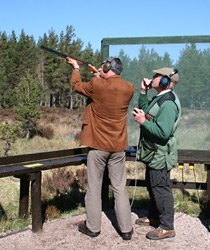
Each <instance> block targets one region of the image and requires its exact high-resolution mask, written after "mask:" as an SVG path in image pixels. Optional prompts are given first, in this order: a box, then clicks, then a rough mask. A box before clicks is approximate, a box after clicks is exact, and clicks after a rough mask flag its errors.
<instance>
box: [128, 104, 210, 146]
mask: <svg viewBox="0 0 210 250" xmlns="http://www.w3.org/2000/svg"><path fill="white" fill-rule="evenodd" d="M128 124H129V144H130V145H137V142H138V139H139V126H138V125H137V124H135V123H134V122H133V119H132V116H131V115H130V114H129V123H128ZM175 136H176V138H177V142H178V147H179V149H196V150H210V110H204V111H201V110H185V109H184V110H183V111H182V116H181V120H180V123H179V126H178V129H177V131H176V133H175Z"/></svg>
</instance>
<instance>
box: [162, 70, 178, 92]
mask: <svg viewBox="0 0 210 250" xmlns="http://www.w3.org/2000/svg"><path fill="white" fill-rule="evenodd" d="M177 73H178V69H174V70H173V71H172V72H171V73H170V74H169V75H165V76H162V77H161V78H160V83H159V85H160V87H161V88H163V89H165V88H166V87H167V86H168V85H169V84H170V82H171V77H172V76H173V75H175V74H177Z"/></svg>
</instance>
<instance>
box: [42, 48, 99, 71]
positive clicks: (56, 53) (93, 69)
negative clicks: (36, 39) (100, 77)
mask: <svg viewBox="0 0 210 250" xmlns="http://www.w3.org/2000/svg"><path fill="white" fill-rule="evenodd" d="M40 48H41V49H44V50H46V51H48V52H51V53H53V54H55V55H57V56H59V57H62V58H66V57H70V58H72V59H74V60H76V61H77V63H78V64H79V65H80V66H85V67H86V68H87V69H88V70H90V71H91V72H93V73H97V72H98V70H97V69H96V68H95V67H94V66H93V65H92V64H90V63H88V62H86V61H83V60H81V59H78V58H74V57H71V56H68V55H67V54H64V53H62V52H59V51H57V50H54V49H51V48H48V47H45V46H43V45H41V46H40Z"/></svg>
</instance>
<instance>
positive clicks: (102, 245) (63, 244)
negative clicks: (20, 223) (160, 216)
mask: <svg viewBox="0 0 210 250" xmlns="http://www.w3.org/2000/svg"><path fill="white" fill-rule="evenodd" d="M137 217H138V215H137V213H136V212H132V221H133V225H134V234H133V237H132V240H130V241H124V240H122V238H121V237H120V236H119V234H118V233H117V231H116V229H115V225H116V220H115V216H114V212H113V211H109V212H108V213H104V212H103V213H102V228H101V234H100V235H99V236H98V237H96V238H90V237H88V236H86V235H83V234H81V233H80V232H78V230H77V224H78V223H79V222H80V221H82V220H84V219H85V214H83V215H77V216H68V217H65V218H62V219H56V220H53V221H48V222H45V223H44V224H43V230H42V231H41V232H39V233H33V232H32V231H31V227H28V228H26V229H25V230H22V231H19V232H11V233H7V234H1V235H0V249H2V250H13V249H15V250H31V249H33V250H64V249H65V250H66V249H69V250H74V249H75V250H80V249H85V250H86V249H87V250H95V249H97V250H106V249H107V250H108V249H109V250H128V249H132V250H135V249H141V250H144V249H145V250H147V249H150V250H153V249H154V250H158V249H161V250H164V249H165V250H166V249H167V250H169V249H170V250H183V249H185V250H188V249H189V250H195V249H196V250H197V249H199V250H210V232H209V231H208V230H207V227H206V226H205V223H204V224H203V223H202V222H201V220H200V219H199V218H194V217H191V216H189V215H186V214H184V213H176V214H175V230H176V236H175V237H174V238H171V239H164V240H159V241H152V240H149V239H147V238H146V237H145V234H146V233H147V231H148V230H150V229H152V228H151V227H147V226H138V225H135V223H134V222H135V220H136V218H137Z"/></svg>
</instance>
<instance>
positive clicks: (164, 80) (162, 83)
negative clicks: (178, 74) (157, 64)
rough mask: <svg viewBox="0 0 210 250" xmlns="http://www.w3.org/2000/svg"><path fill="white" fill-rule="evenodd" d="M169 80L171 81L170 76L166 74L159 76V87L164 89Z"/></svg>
mask: <svg viewBox="0 0 210 250" xmlns="http://www.w3.org/2000/svg"><path fill="white" fill-rule="evenodd" d="M170 82H171V79H170V77H168V76H162V77H161V78H160V83H159V85H160V87H161V88H163V89H165V88H166V87H167V86H168V85H169V84H170Z"/></svg>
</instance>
